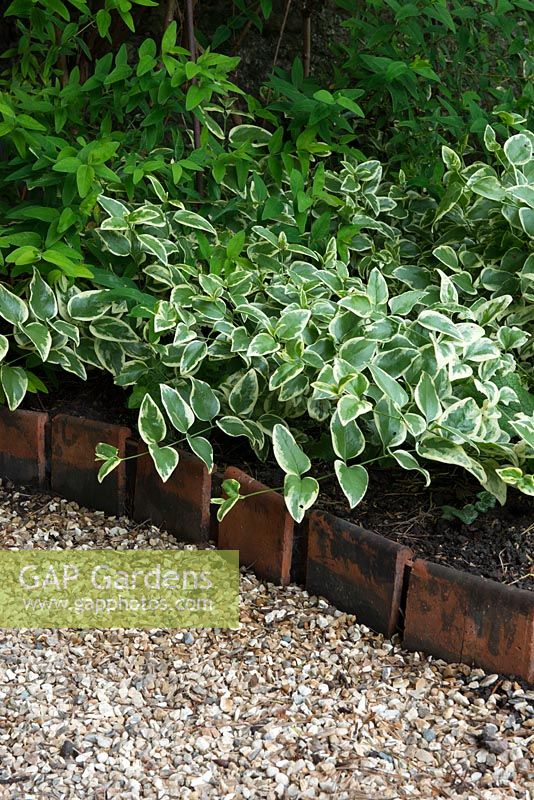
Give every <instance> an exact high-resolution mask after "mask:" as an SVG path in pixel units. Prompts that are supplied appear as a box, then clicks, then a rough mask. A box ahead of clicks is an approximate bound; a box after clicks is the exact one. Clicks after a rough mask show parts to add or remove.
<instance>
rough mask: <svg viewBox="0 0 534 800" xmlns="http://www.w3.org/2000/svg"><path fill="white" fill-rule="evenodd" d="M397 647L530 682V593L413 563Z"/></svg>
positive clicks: (533, 627)
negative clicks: (420, 651) (399, 641)
mask: <svg viewBox="0 0 534 800" xmlns="http://www.w3.org/2000/svg"><path fill="white" fill-rule="evenodd" d="M403 644H404V646H405V647H406V648H407V649H408V650H422V651H423V652H425V653H428V654H430V655H434V656H436V657H437V658H443V659H444V660H445V661H452V662H463V663H467V664H475V665H477V666H479V667H482V668H483V669H485V670H489V671H490V672H498V673H503V674H508V675H516V676H518V677H521V678H524V679H525V680H526V681H529V682H531V683H534V592H531V591H529V590H526V589H518V588H516V587H515V586H506V585H505V584H501V583H498V582H497V581H493V580H489V579H487V578H482V577H480V576H478V575H471V574H470V573H467V572H461V571H460V570H457V569H453V568H451V567H445V566H443V565H441V564H434V563H433V562H431V561H426V560H424V559H416V561H415V562H414V565H413V567H412V570H411V574H410V578H409V584H408V596H407V601H406V620H405V630H404V641H403Z"/></svg>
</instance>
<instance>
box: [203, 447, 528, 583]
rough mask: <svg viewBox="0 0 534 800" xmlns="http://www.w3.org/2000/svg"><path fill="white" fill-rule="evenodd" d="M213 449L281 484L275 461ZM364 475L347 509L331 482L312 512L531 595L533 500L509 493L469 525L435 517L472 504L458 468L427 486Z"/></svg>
mask: <svg viewBox="0 0 534 800" xmlns="http://www.w3.org/2000/svg"><path fill="white" fill-rule="evenodd" d="M217 450H218V453H217ZM215 451H216V461H217V463H218V465H219V466H221V465H224V464H227V465H228V466H234V465H239V466H240V468H241V469H243V470H244V471H245V472H247V473H248V474H249V475H251V476H252V477H253V478H255V479H256V480H258V481H259V482H260V483H263V484H265V485H266V486H272V487H273V488H277V487H280V486H282V485H283V482H284V474H283V472H282V471H281V470H280V468H279V467H278V465H277V464H276V463H275V462H274V461H269V462H266V463H262V462H260V461H258V460H257V459H255V458H254V456H253V454H252V453H251V452H250V450H248V449H247V448H246V447H243V446H242V445H241V444H240V443H238V442H237V441H236V440H233V441H232V440H229V439H227V438H224V440H223V439H222V437H220V441H219V443H218V447H217V446H216V447H215ZM327 468H328V465H325V470H326V469H327ZM324 474H325V471H324V470H323V472H322V473H321V467H320V466H318V467H317V468H316V469H315V470H314V475H315V477H316V478H317V479H318V480H320V479H321V477H322V475H324ZM369 477H370V480H369V489H368V491H367V494H366V495H365V497H364V499H363V500H362V502H361V503H360V504H359V505H358V506H357V507H356V508H355V509H353V510H351V509H350V508H349V506H348V504H347V502H346V499H345V497H344V495H343V493H342V491H341V489H340V487H339V485H338V483H337V481H336V480H335V479H334V478H332V479H330V478H328V479H326V480H320V486H321V492H320V494H319V498H318V500H317V504H316V506H315V508H316V509H321V510H323V511H326V512H328V513H329V514H333V515H335V516H337V517H341V518H342V519H344V520H346V521H348V522H352V523H353V524H354V525H358V526H360V527H362V528H366V529H367V530H369V531H374V532H375V533H378V534H380V535H381V536H385V537H387V538H388V539H391V540H392V541H394V542H398V543H399V544H403V545H406V546H408V547H410V548H411V549H412V550H413V552H414V554H415V555H416V556H417V557H420V558H428V559H430V560H432V561H436V562H438V563H440V564H443V565H446V566H449V567H454V568H455V569H459V570H462V571H464V572H468V573H470V574H473V575H479V576H481V577H484V578H490V579H491V580H495V581H499V582H501V583H503V584H506V585H513V586H516V587H518V588H522V589H531V590H534V555H533V554H534V500H533V499H532V498H530V497H528V496H526V495H524V494H521V493H520V492H517V491H514V490H513V489H509V498H508V502H507V504H506V505H505V506H504V507H501V506H500V505H499V504H496V505H495V507H494V508H492V509H490V510H488V511H487V512H485V513H481V514H480V515H479V516H478V517H477V519H476V520H474V522H473V523H471V524H469V525H468V524H465V523H463V522H461V521H460V520H459V519H454V520H451V521H449V520H447V519H444V518H443V516H442V514H443V512H442V508H443V506H451V507H454V508H456V509H462V508H463V507H464V506H466V505H467V504H471V503H474V502H476V500H477V493H479V492H480V490H481V486H480V485H479V484H477V483H476V482H475V481H472V480H469V476H467V475H466V473H465V472H462V471H461V470H458V469H454V468H452V467H451V469H450V470H448V471H445V470H443V469H442V470H440V471H436V472H435V473H433V474H432V483H431V485H430V486H429V487H428V488H425V485H424V481H423V480H422V479H419V478H418V476H416V475H413V474H410V473H407V472H405V471H402V470H394V469H391V470H378V469H374V470H369Z"/></svg>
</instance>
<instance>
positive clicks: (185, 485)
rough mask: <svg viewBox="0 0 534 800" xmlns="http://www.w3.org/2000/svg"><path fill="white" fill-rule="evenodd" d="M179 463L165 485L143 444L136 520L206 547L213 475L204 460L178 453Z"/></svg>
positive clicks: (137, 490) (135, 511) (137, 474)
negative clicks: (146, 521) (149, 522)
mask: <svg viewBox="0 0 534 800" xmlns="http://www.w3.org/2000/svg"><path fill="white" fill-rule="evenodd" d="M178 452H179V456H180V460H179V462H178V466H177V467H176V469H175V470H174V472H173V473H172V475H171V477H170V478H169V479H168V480H167V481H166V482H165V483H163V481H162V480H161V478H160V477H159V475H158V473H157V472H156V469H155V467H154V465H153V463H152V459H151V458H150V456H149V454H148V451H147V447H146V445H145V444H144V442H140V443H139V445H138V449H137V453H138V455H139V458H136V459H135V462H136V464H137V470H136V478H135V488H134V503H133V518H134V519H135V520H136V521H141V522H142V521H144V520H146V519H149V520H150V521H151V522H152V523H153V524H154V525H159V526H161V527H163V528H165V529H166V530H167V531H168V532H169V533H172V534H174V535H175V536H177V537H179V538H180V539H181V540H182V541H184V542H188V543H191V544H207V542H208V541H209V538H210V501H211V475H210V473H209V472H208V470H207V469H206V466H205V464H204V462H203V461H201V460H200V458H198V457H197V456H195V455H193V454H192V453H187V452H184V451H183V450H179V451H178Z"/></svg>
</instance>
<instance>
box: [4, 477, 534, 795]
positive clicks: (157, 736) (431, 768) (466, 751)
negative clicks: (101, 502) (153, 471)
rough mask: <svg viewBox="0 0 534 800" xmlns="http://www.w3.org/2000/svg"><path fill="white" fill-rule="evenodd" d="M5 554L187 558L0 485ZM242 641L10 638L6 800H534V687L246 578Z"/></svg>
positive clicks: (114, 524) (185, 634)
mask: <svg viewBox="0 0 534 800" xmlns="http://www.w3.org/2000/svg"><path fill="white" fill-rule="evenodd" d="M0 546H1V547H4V548H32V547H36V548H50V549H55V548H61V549H63V548H73V547H75V548H85V549H87V548H91V547H97V548H104V547H111V548H117V549H127V548H156V549H163V548H179V547H181V545H179V544H177V543H176V542H175V541H174V540H173V538H172V537H170V536H169V535H167V534H166V533H164V532H161V531H159V530H157V529H156V528H154V527H151V526H149V525H135V524H134V523H132V522H130V521H128V520H126V519H120V520H117V519H115V518H106V517H104V516H103V515H102V514H99V513H94V512H87V511H85V510H84V509H79V508H78V506H77V505H76V504H75V503H67V502H66V501H63V500H58V499H51V498H50V497H46V496H43V495H27V494H24V493H19V492H15V491H8V490H5V489H2V488H1V487H0ZM241 621H242V626H241V628H240V630H239V631H211V630H204V631H192V632H189V631H179V632H175V631H173V632H167V631H162V630H154V631H139V630H124V631H98V630H91V631H75V630H52V631H50V630H35V631H27V630H26V631H7V630H3V631H0V798H2V800H3V799H4V798H6V800H7V798H9V800H12V799H13V800H19V798H20V800H22V799H24V800H33V799H34V798H35V800H44V798H87V800H108V798H121V799H124V800H127V799H128V798H154V800H156V799H157V800H166V799H167V798H175V797H176V798H185V799H186V800H193V798H198V799H199V800H200V799H201V798H217V800H219V799H220V800H226V799H228V800H230V798H242V797H243V798H273V800H277V798H286V797H288V798H337V799H338V800H355V799H356V798H365V800H374V798H380V800H394V798H395V799H396V798H424V800H430V798H434V797H438V798H441V797H444V798H463V799H464V800H471V798H473V800H478V799H479V798H483V799H484V800H500V798H503V800H504V798H506V799H507V800H510V798H524V799H525V800H532V798H533V797H534V690H532V689H530V690H529V689H528V688H526V687H524V686H523V687H522V686H521V685H520V684H518V683H515V682H513V681H508V680H502V679H500V678H498V676H496V675H489V676H486V675H485V674H484V673H483V672H482V671H481V670H476V669H470V668H469V667H465V666H450V665H446V664H444V663H443V662H441V661H434V660H432V659H430V658H426V657H424V656H422V655H420V654H417V653H415V654H414V653H407V652H405V651H403V650H402V649H401V648H400V647H399V646H398V644H396V643H392V642H389V641H387V640H384V638H383V637H382V636H378V635H376V634H374V633H372V632H371V631H369V629H368V628H365V627H364V626H362V625H358V624H357V621H356V620H355V618H354V617H351V616H349V615H347V614H342V613H340V612H339V611H336V610H335V609H334V608H332V607H331V606H329V605H328V603H326V602H325V601H324V600H322V599H320V598H316V597H310V596H309V595H308V594H307V593H306V592H304V591H302V590H301V589H300V588H298V587H295V586H291V587H289V588H285V589H281V588H279V587H275V586H272V585H271V584H266V583H263V582H261V581H259V580H258V579H257V578H255V577H254V576H253V575H251V574H250V573H243V575H242V587H241Z"/></svg>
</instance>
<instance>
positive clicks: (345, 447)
mask: <svg viewBox="0 0 534 800" xmlns="http://www.w3.org/2000/svg"><path fill="white" fill-rule="evenodd" d="M330 436H331V439H332V446H333V448H334V452H335V454H336V455H337V456H339V458H341V459H343V461H350V459H351V458H356V456H359V455H360V453H362V452H363V450H364V449H365V437H364V435H363V433H362V432H361V430H360V429H359V427H358V425H357V424H356V422H354V421H353V422H348V423H347V424H346V425H343V424H342V422H341V419H340V418H339V414H338V412H337V411H336V412H334V414H333V415H332V419H331V420H330Z"/></svg>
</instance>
